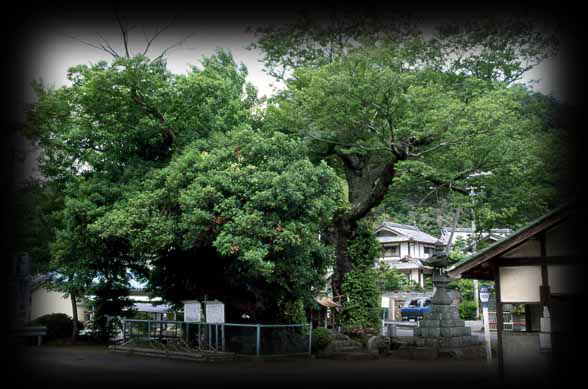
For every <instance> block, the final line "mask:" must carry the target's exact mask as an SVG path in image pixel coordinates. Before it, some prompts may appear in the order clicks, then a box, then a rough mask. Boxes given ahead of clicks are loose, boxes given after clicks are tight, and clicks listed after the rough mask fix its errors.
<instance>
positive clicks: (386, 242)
mask: <svg viewBox="0 0 588 389" xmlns="http://www.w3.org/2000/svg"><path fill="white" fill-rule="evenodd" d="M375 234H376V239H377V240H378V242H380V244H381V245H382V256H381V258H380V261H381V262H384V263H385V264H387V265H388V266H390V267H391V268H393V269H397V270H399V271H401V272H402V273H404V274H405V275H406V277H407V278H408V279H409V280H412V281H414V282H415V283H416V284H417V285H419V286H420V287H421V288H423V287H424V286H425V280H424V275H425V274H428V273H430V272H431V270H430V269H429V268H427V267H426V266H425V265H424V264H423V260H424V259H426V258H428V257H430V256H431V255H432V254H433V251H434V249H435V245H436V244H439V243H440V241H439V239H437V238H435V237H433V236H431V235H429V234H427V233H425V232H423V231H421V230H420V229H419V228H418V227H416V226H411V225H407V224H397V223H390V222H384V223H382V224H381V225H380V226H378V228H376V231H375Z"/></svg>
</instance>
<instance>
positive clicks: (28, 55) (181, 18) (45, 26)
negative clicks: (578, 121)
mask: <svg viewBox="0 0 588 389" xmlns="http://www.w3.org/2000/svg"><path fill="white" fill-rule="evenodd" d="M118 12H119V15H120V16H121V18H122V19H123V20H124V21H126V22H128V24H129V25H131V26H135V27H134V29H132V30H131V31H130V33H129V39H130V46H131V48H134V49H135V50H136V51H141V50H142V49H143V48H144V47H145V44H146V39H147V38H149V37H151V36H153V34H154V33H155V32H156V31H157V30H158V29H161V28H162V27H163V26H165V25H167V24H170V26H169V28H168V29H166V30H165V31H164V32H163V33H162V34H161V35H160V36H159V37H158V38H157V39H156V40H155V41H154V42H153V45H152V47H151V49H150V51H149V53H148V54H151V55H152V56H156V55H158V54H160V53H161V52H162V51H163V50H164V49H166V48H167V47H169V46H171V45H174V44H176V43H178V42H180V41H183V40H184V41H183V43H182V45H180V46H178V47H176V48H174V49H172V50H170V51H169V53H168V55H167V64H168V69H169V70H170V71H171V72H173V73H178V74H180V73H185V72H187V71H189V69H190V65H199V60H200V59H201V58H202V56H208V55H211V54H213V53H214V51H215V50H216V49H217V48H223V49H228V50H230V51H231V53H232V54H233V56H234V58H235V60H236V61H237V63H241V62H242V63H243V64H245V65H246V67H247V69H248V72H249V76H248V81H250V82H251V83H252V84H254V85H255V86H256V88H257V89H258V96H259V97H261V96H264V95H265V96H268V95H271V94H272V93H273V92H274V91H275V88H276V87H278V86H279V84H278V83H277V82H276V81H275V80H273V79H272V78H271V77H270V76H268V75H267V74H266V73H264V72H263V65H262V63H261V62H260V59H261V52H260V51H259V50H250V49H247V46H248V45H250V44H251V43H252V42H253V41H254V40H255V35H254V34H253V33H252V32H247V31H246V30H247V28H248V27H256V26H261V25H267V24H276V25H280V24H283V23H287V22H289V21H291V20H292V19H293V17H294V16H295V15H296V14H295V12H294V11H293V10H287V9H277V8H275V9H270V8H258V9H256V8H243V9H233V10H232V12H230V13H228V12H227V11H226V10H222V9H218V10H214V9H207V10H203V9H197V8H195V7H194V8H189V9H188V8H184V7H179V8H178V7H176V8H174V7H169V8H166V9H164V10H162V9H161V7H159V8H153V9H150V8H149V6H148V5H143V6H142V8H141V12H137V9H136V8H133V9H119V11H118ZM319 12H321V11H319ZM391 12H393V11H391ZM437 16H438V15H436V14H434V13H433V19H435V18H436V17H437ZM25 25H26V28H24V29H26V35H25V38H23V40H22V44H21V52H20V54H21V55H20V60H19V61H17V63H18V64H19V65H18V69H17V73H18V75H19V76H18V77H16V78H18V79H19V80H20V81H21V83H20V85H21V87H20V88H18V89H17V93H15V97H16V98H15V100H14V102H15V109H13V112H14V113H15V115H16V116H15V120H16V121H17V122H19V121H22V119H23V118H24V115H23V111H24V106H25V104H26V103H29V102H33V101H34V100H35V96H34V93H33V90H32V88H31V86H30V85H31V82H32V81H33V80H42V81H43V83H44V84H45V85H47V86H54V87H60V86H63V85H67V84H68V81H67V79H66V74H67V69H68V68H69V67H71V66H74V65H78V64H91V63H96V62H98V61H100V60H106V61H110V60H112V56H111V55H110V54H108V53H106V52H105V51H103V50H100V49H96V48H94V47H91V46H89V45H88V44H85V43H83V42H82V41H84V42H87V43H90V44H93V45H95V44H99V43H101V42H103V39H104V40H105V41H107V42H108V43H109V44H110V45H112V46H113V47H114V48H115V49H116V50H117V51H119V52H122V44H121V39H120V30H119V27H118V23H117V20H116V18H115V12H114V9H113V8H112V7H110V8H109V7H103V8H100V9H92V8H81V7H78V8H75V7H74V8H63V9H60V10H58V11H56V12H53V13H47V14H43V15H37V17H36V18H34V20H30V21H29V22H28V23H25ZM572 51H573V50H572V48H571V47H568V46H566V45H563V47H562V51H561V53H560V55H558V56H557V57H555V58H552V59H548V60H546V61H545V62H544V63H543V64H541V65H539V66H537V67H536V68H534V69H533V70H532V71H530V72H528V74H527V75H526V79H527V80H528V79H539V80H540V82H539V83H537V84H535V86H534V88H535V89H536V90H537V91H540V92H542V93H544V94H551V95H554V96H555V97H557V98H559V99H561V100H563V101H569V100H570V98H569V96H575V94H571V93H569V90H570V88H571V84H570V82H566V80H567V78H566V77H569V73H570V71H571V70H570V67H573V66H571V65H573V61H572V60H571V58H572V54H573V52H572ZM29 149H30V148H29ZM29 154H30V155H29ZM27 155H29V156H28V157H27V161H26V162H25V165H26V167H25V171H27V172H29V173H25V176H27V175H29V174H30V172H32V171H33V169H34V167H33V166H34V161H33V160H34V159H35V158H34V155H33V154H31V153H27Z"/></svg>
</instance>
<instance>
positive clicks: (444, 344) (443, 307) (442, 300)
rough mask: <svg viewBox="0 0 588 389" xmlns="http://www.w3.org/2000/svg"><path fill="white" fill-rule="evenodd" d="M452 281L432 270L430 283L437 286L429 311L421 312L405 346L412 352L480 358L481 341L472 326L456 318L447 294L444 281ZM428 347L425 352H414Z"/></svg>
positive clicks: (455, 312) (482, 353) (454, 308)
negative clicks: (420, 317)
mask: <svg viewBox="0 0 588 389" xmlns="http://www.w3.org/2000/svg"><path fill="white" fill-rule="evenodd" d="M450 281H451V279H450V278H448V277H446V276H445V275H444V274H442V273H441V271H440V270H439V269H435V271H434V273H433V284H434V285H435V287H436V290H435V294H434V295H433V297H432V299H431V303H432V307H431V312H429V313H426V314H425V315H424V319H423V320H421V321H420V322H419V327H418V328H415V330H414V338H413V339H412V341H410V342H409V343H408V344H407V345H406V346H405V347H407V348H408V349H411V350H412V351H415V352H412V353H411V355H415V356H416V355H420V354H426V355H436V356H437V357H441V356H444V355H445V356H449V357H453V358H458V359H483V358H484V356H485V354H484V348H483V345H482V341H481V340H480V339H479V338H478V337H476V336H472V329H471V328H469V327H466V326H465V322H464V321H463V320H461V319H460V318H459V311H458V310H457V307H456V306H455V305H451V298H449V296H448V295H447V284H448V283H449V282H450ZM418 350H421V351H423V350H429V351H430V352H428V353H423V352H416V351H418Z"/></svg>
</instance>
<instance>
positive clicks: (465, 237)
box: [439, 227, 512, 254]
mask: <svg viewBox="0 0 588 389" xmlns="http://www.w3.org/2000/svg"><path fill="white" fill-rule="evenodd" d="M452 232H453V236H452V235H451V234H452ZM510 234H512V230H511V229H510V228H493V229H491V230H490V231H480V232H477V231H475V230H474V228H471V227H457V228H455V230H454V229H453V228H451V227H443V228H441V238H439V240H440V241H441V242H442V243H443V244H444V245H447V244H448V243H449V239H451V245H452V246H453V245H454V244H455V243H456V242H459V241H463V242H464V243H465V246H464V248H463V249H464V252H466V253H469V254H473V253H474V252H475V251H476V247H477V246H479V245H480V243H484V245H485V246H488V245H491V244H494V243H496V242H498V241H499V240H502V239H504V238H505V237H507V236H508V235H510Z"/></svg>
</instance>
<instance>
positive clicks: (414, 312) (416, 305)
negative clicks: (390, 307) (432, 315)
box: [400, 297, 431, 320]
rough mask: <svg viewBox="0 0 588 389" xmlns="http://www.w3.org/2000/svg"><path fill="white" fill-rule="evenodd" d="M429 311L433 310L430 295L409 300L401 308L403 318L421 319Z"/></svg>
mask: <svg viewBox="0 0 588 389" xmlns="http://www.w3.org/2000/svg"><path fill="white" fill-rule="evenodd" d="M428 312H431V299H430V298H428V297H426V298H418V299H411V300H407V301H406V303H404V306H403V307H402V308H400V315H401V316H402V320H421V319H422V318H423V316H424V315H425V313H428Z"/></svg>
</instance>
